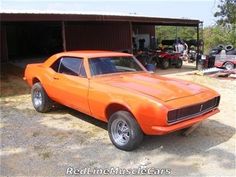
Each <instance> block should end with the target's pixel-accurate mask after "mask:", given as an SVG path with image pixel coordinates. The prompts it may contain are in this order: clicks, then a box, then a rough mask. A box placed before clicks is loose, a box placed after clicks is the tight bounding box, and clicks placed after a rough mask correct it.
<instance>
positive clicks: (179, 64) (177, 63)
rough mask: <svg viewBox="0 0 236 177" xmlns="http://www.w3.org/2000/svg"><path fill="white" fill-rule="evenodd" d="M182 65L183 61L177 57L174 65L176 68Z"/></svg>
mask: <svg viewBox="0 0 236 177" xmlns="http://www.w3.org/2000/svg"><path fill="white" fill-rule="evenodd" d="M182 65H183V61H182V60H181V59H178V60H177V62H176V65H175V67H176V68H181V67H182Z"/></svg>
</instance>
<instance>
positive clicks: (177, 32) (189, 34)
mask: <svg viewBox="0 0 236 177" xmlns="http://www.w3.org/2000/svg"><path fill="white" fill-rule="evenodd" d="M155 32H156V37H157V39H158V43H160V42H161V41H162V40H173V39H176V38H178V37H179V38H181V39H184V40H190V39H197V29H196V28H195V27H182V26H181V27H180V26H178V27H175V26H156V31H155Z"/></svg>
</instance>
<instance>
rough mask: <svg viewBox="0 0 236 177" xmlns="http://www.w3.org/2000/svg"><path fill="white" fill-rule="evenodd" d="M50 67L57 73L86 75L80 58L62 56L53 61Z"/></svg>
mask: <svg viewBox="0 0 236 177" xmlns="http://www.w3.org/2000/svg"><path fill="white" fill-rule="evenodd" d="M51 68H52V69H53V70H54V71H56V72H58V73H62V74H68V75H73V76H80V77H87V76H86V72H85V68H84V65H83V59H81V58H73V57H62V58H60V59H58V60H57V61H55V62H54V63H53V64H52V65H51Z"/></svg>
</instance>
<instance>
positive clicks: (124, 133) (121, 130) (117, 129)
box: [111, 118, 130, 146]
mask: <svg viewBox="0 0 236 177" xmlns="http://www.w3.org/2000/svg"><path fill="white" fill-rule="evenodd" d="M111 135H112V138H113V139H114V141H115V142H116V143H117V144H118V145H120V146H123V145H126V144H127V143H128V142H129V140H130V127H129V126H128V124H127V122H126V121H125V120H123V119H119V118H118V119H116V120H114V121H113V123H112V125H111Z"/></svg>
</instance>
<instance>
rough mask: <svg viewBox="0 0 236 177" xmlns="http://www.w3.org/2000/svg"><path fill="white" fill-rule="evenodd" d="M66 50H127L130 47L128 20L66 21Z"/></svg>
mask: <svg viewBox="0 0 236 177" xmlns="http://www.w3.org/2000/svg"><path fill="white" fill-rule="evenodd" d="M65 36H66V49H67V50H86V49H97V50H127V49H131V30H130V25H129V23H128V22H116V23H114V22H99V23H98V22H86V23H82V22H77V23H76V22H67V23H66V24H65Z"/></svg>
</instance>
